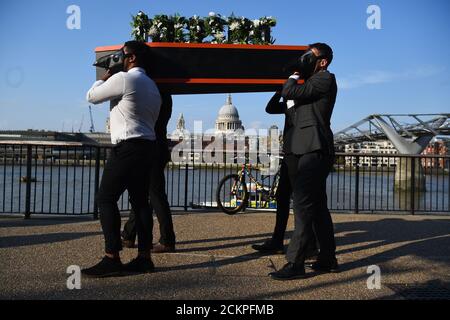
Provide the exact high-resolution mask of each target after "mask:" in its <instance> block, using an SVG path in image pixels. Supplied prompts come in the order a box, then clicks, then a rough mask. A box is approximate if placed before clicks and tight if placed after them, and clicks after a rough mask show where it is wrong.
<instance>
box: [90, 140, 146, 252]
mask: <svg viewBox="0 0 450 320" xmlns="http://www.w3.org/2000/svg"><path fill="white" fill-rule="evenodd" d="M154 157H155V142H154V141H149V140H143V139H130V140H126V141H123V142H121V143H119V144H118V145H117V146H115V147H114V148H113V149H112V150H111V154H110V156H109V158H108V160H107V162H106V165H105V168H104V171H103V176H102V181H101V183H100V188H99V190H98V193H97V204H98V208H99V213H100V222H101V225H102V230H103V234H104V236H105V252H106V253H109V254H114V253H118V252H119V251H120V250H122V241H121V238H120V224H121V219H120V212H119V208H118V207H117V201H118V200H119V198H120V196H121V195H122V193H123V192H124V191H125V190H128V195H129V198H130V203H131V207H132V208H133V210H134V212H135V213H136V229H137V235H138V240H139V247H138V250H139V251H140V252H143V251H149V250H150V249H151V248H152V229H153V218H152V214H151V211H150V207H149V205H148V187H149V179H148V177H149V174H150V171H151V169H152V166H153V159H154Z"/></svg>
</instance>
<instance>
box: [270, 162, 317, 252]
mask: <svg viewBox="0 0 450 320" xmlns="http://www.w3.org/2000/svg"><path fill="white" fill-rule="evenodd" d="M297 164H298V157H296V156H295V155H286V156H285V157H284V158H283V160H282V162H281V167H280V180H279V182H278V189H277V193H276V195H275V196H276V200H277V211H276V218H275V229H274V231H273V234H272V242H273V243H274V244H276V245H279V246H281V245H283V241H284V235H285V233H286V227H287V223H288V220H289V211H290V204H291V196H292V186H293V184H294V182H295V177H296V174H297ZM314 239H315V234H314ZM316 249H317V241H316V240H314V241H311V242H310V243H309V246H308V250H310V251H315V250H316Z"/></svg>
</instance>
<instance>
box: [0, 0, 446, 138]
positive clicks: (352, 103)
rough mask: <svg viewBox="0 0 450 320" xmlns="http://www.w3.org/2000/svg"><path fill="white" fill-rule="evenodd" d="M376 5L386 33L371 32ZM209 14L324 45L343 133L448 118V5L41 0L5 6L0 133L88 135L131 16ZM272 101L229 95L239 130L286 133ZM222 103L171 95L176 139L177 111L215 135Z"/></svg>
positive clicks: (285, 39)
mask: <svg viewBox="0 0 450 320" xmlns="http://www.w3.org/2000/svg"><path fill="white" fill-rule="evenodd" d="M70 5H77V6H79V8H80V10H81V20H80V21H81V24H80V27H81V28H80V29H79V30H77V29H74V30H70V29H68V28H67V26H66V21H67V19H68V17H69V15H70V14H68V13H67V8H68V7H69V6H70ZM370 5H377V6H378V7H379V8H380V12H381V19H380V21H381V29H373V30H370V29H369V28H368V27H367V19H368V18H369V16H370V14H368V13H367V9H368V7H369V6H370ZM139 10H142V11H144V12H145V13H147V14H148V15H149V16H150V17H151V16H153V15H155V14H174V13H179V14H181V15H183V16H186V17H190V16H192V15H194V14H197V15H200V16H207V15H208V13H209V12H210V11H213V12H216V13H221V14H222V15H225V16H227V15H230V14H231V13H234V14H235V15H237V16H245V17H248V18H251V19H256V18H259V17H262V16H273V17H275V18H276V19H277V26H276V27H274V28H273V31H272V33H273V36H274V38H275V39H276V44H284V45H307V44H309V43H313V42H325V43H328V44H329V45H330V46H331V47H332V48H333V50H334V60H333V62H332V64H331V65H330V68H329V69H330V71H331V72H333V73H334V74H335V75H336V78H337V81H338V90H339V91H338V97H337V100H336V105H335V108H334V113H333V117H332V128H333V130H335V131H337V130H340V129H343V128H345V127H347V126H349V125H351V124H352V123H354V122H356V121H358V120H360V119H362V118H364V117H366V116H368V115H370V114H375V113H377V114H382V113H391V114H392V113H395V114H399V113H440V112H447V113H450V103H449V101H450V75H449V71H450V59H449V56H450V41H449V39H450V19H449V13H450V1H448V0H410V1H406V0H396V1H392V0H390V1H385V0H373V1H365V0H345V1H344V0H342V1H335V0H323V1H320V2H317V1H303V0H297V1H291V0H289V1H287V0H279V1H276V2H274V1H264V0H256V1H254V0H250V1H248V0H246V1H242V0H238V1H236V0H227V1H212V0H194V1H171V0H164V1H159V0H158V1H150V0H146V1H141V0H134V1H106V0H97V1H95V0H89V1H87V0H71V1H64V0H42V1H31V0H29V1H24V0H15V1H1V2H0V43H1V50H0V130H13V129H17V130H24V129H36V130H42V129H45V130H56V131H62V130H64V131H72V130H73V131H79V130H80V129H81V131H83V132H87V131H88V130H89V127H90V120H89V109H88V106H89V104H88V103H87V101H86V100H85V96H86V91H87V90H88V89H89V88H90V86H91V85H92V83H93V82H94V80H95V68H94V67H92V63H93V62H94V60H95V55H94V48H95V47H97V46H105V45H115V44H121V43H123V42H125V41H127V40H130V39H131V35H130V32H131V27H130V21H131V15H132V14H136V13H137V12H138V11H139ZM271 96H272V94H271V93H241V94H233V103H234V105H235V106H236V107H237V108H238V110H239V114H240V118H241V120H242V122H243V125H244V126H245V127H246V128H247V129H248V128H268V127H269V126H271V125H272V124H276V125H278V126H279V127H280V128H282V125H283V122H284V119H283V116H274V115H268V114H265V112H264V108H265V106H266V104H267V101H268V100H269V99H270V97H271ZM225 100H226V95H225V94H214V95H177V96H174V107H173V115H172V119H171V121H170V123H169V132H170V131H172V130H173V129H174V128H175V125H176V120H177V118H178V117H179V114H180V113H183V114H184V117H185V120H186V126H187V128H188V129H192V128H193V125H194V121H195V120H202V121H203V128H204V129H209V128H213V127H214V121H215V119H216V117H217V113H218V110H219V109H220V107H221V106H222V105H223V104H224V103H225ZM108 112H109V108H108V104H101V105H98V106H95V107H93V109H92V113H93V118H94V124H95V128H96V130H97V131H104V130H105V122H106V118H107V116H108Z"/></svg>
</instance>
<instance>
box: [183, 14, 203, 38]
mask: <svg viewBox="0 0 450 320" xmlns="http://www.w3.org/2000/svg"><path fill="white" fill-rule="evenodd" d="M188 29H189V34H188V40H187V42H191V43H202V42H203V39H205V38H206V30H205V20H204V19H203V18H200V17H198V16H197V15H194V16H192V17H191V18H189V21H188Z"/></svg>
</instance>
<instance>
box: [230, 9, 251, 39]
mask: <svg viewBox="0 0 450 320" xmlns="http://www.w3.org/2000/svg"><path fill="white" fill-rule="evenodd" d="M252 27H253V25H252V21H251V20H249V19H247V18H245V17H241V18H237V17H235V16H234V15H233V14H232V15H231V16H230V17H229V18H228V42H229V43H235V44H237V43H240V44H248V43H250V38H251V34H250V33H251V31H252Z"/></svg>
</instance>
